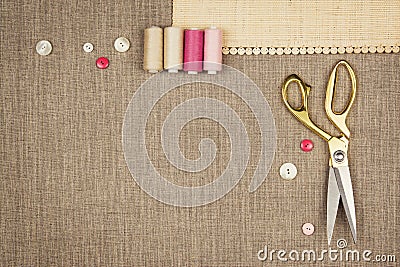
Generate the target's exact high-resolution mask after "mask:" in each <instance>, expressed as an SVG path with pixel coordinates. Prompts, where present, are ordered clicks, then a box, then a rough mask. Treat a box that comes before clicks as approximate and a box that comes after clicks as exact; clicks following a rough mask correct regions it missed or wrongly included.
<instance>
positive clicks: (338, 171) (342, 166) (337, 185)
mask: <svg viewBox="0 0 400 267" xmlns="http://www.w3.org/2000/svg"><path fill="white" fill-rule="evenodd" d="M339 66H344V67H346V69H347V71H348V73H349V74H350V79H351V84H352V90H351V95H350V99H349V102H348V103H347V106H346V107H345V109H344V110H343V111H341V112H340V113H338V112H335V111H334V110H333V98H334V94H335V90H336V82H337V74H338V67H339ZM292 82H294V83H296V84H297V85H298V86H299V88H300V92H301V98H302V105H301V106H300V107H298V108H293V107H292V106H291V105H290V103H289V102H288V86H289V84H291V83H292ZM310 90H311V87H310V86H309V85H307V84H306V83H304V82H303V81H302V80H301V79H300V78H299V77H298V76H297V75H295V74H292V75H290V76H289V77H287V78H286V80H285V83H284V84H283V87H282V97H283V101H284V102H285V105H286V107H287V108H288V109H289V111H290V112H291V113H292V114H293V115H294V116H295V117H296V118H297V119H298V120H299V121H300V122H301V123H303V124H304V125H305V126H307V127H308V128H309V129H311V130H312V131H314V132H315V133H316V134H318V135H319V136H320V137H322V138H323V139H324V140H325V141H327V142H328V146H329V154H330V160H329V181H328V196H327V234H328V244H330V242H331V239H332V233H333V228H334V226H335V221H336V215H337V210H338V205H339V200H340V199H342V203H343V207H344V209H345V211H346V216H347V220H348V223H349V225H350V230H351V234H352V236H353V240H354V243H356V241H357V234H356V212H355V207H354V196H353V187H352V184H351V177H350V170H349V161H348V158H347V155H348V154H347V150H348V147H349V139H350V131H349V128H348V127H347V125H346V118H347V115H348V114H349V111H350V108H351V106H352V105H353V102H354V98H355V96H356V76H355V74H354V71H353V69H352V68H351V66H350V65H349V63H347V62H346V61H344V60H342V61H339V62H338V63H337V64H336V66H335V67H334V68H333V70H332V72H331V75H330V77H329V81H328V85H327V88H326V98H325V112H326V114H327V116H328V118H329V120H330V121H331V122H332V123H333V125H334V126H335V127H336V128H337V129H338V130H339V131H340V132H341V134H340V135H339V136H332V135H330V134H329V133H327V132H326V131H324V130H323V129H321V128H320V127H318V126H317V125H316V124H315V123H314V122H313V121H312V120H311V119H310V116H309V111H308V96H309V94H310Z"/></svg>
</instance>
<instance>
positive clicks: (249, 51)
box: [222, 45, 400, 55]
mask: <svg viewBox="0 0 400 267" xmlns="http://www.w3.org/2000/svg"><path fill="white" fill-rule="evenodd" d="M399 51H400V47H399V46H398V45H393V46H363V47H353V46H348V47H320V46H317V47H223V48H222V53H223V54H224V55H228V54H230V55H259V54H262V55H267V54H268V55H299V54H300V55H305V54H325V55H327V54H345V53H347V54H352V53H354V54H360V53H363V54H367V53H372V54H373V53H387V54H389V53H399Z"/></svg>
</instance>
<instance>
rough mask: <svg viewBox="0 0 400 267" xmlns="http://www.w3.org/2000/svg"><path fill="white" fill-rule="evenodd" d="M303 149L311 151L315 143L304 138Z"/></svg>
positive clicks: (301, 145)
mask: <svg viewBox="0 0 400 267" xmlns="http://www.w3.org/2000/svg"><path fill="white" fill-rule="evenodd" d="M300 147H301V150H303V151H304V152H310V151H311V150H312V149H313V148H314V143H313V142H312V141H311V140H309V139H304V140H303V141H301V144H300Z"/></svg>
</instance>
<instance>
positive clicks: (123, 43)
mask: <svg viewBox="0 0 400 267" xmlns="http://www.w3.org/2000/svg"><path fill="white" fill-rule="evenodd" d="M129 47H130V43H129V40H128V39H126V38H125V37H118V38H117V39H116V40H115V42H114V48H115V50H117V51H118V52H121V53H122V52H126V51H128V49H129Z"/></svg>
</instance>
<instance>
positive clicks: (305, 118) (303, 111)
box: [282, 74, 335, 141]
mask: <svg viewBox="0 0 400 267" xmlns="http://www.w3.org/2000/svg"><path fill="white" fill-rule="evenodd" d="M293 82H294V83H296V84H297V85H298V86H299V89H300V92H301V100H302V104H301V106H300V107H298V108H294V107H292V106H291V105H290V103H289V101H288V87H289V85H290V84H291V83H293ZM310 90H311V87H310V86H309V85H307V84H305V83H304V82H303V80H302V79H300V77H299V76H297V75H296V74H292V75H290V76H289V77H287V78H286V80H285V82H284V84H283V87H282V98H283V102H284V103H285V105H286V107H287V108H288V110H289V111H290V112H291V113H292V114H293V115H294V116H295V117H296V118H297V119H298V120H299V121H300V122H301V123H303V124H304V125H305V126H306V127H308V128H309V129H310V130H312V131H314V132H315V133H316V134H318V135H319V136H321V137H322V138H323V139H325V140H326V141H329V140H330V139H331V138H332V136H331V135H330V134H328V133H327V132H325V131H324V130H322V129H321V128H319V127H318V126H317V125H316V124H315V123H314V122H313V121H312V120H311V119H310V116H309V113H308V96H309V94H310ZM332 118H335V117H332Z"/></svg>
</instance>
